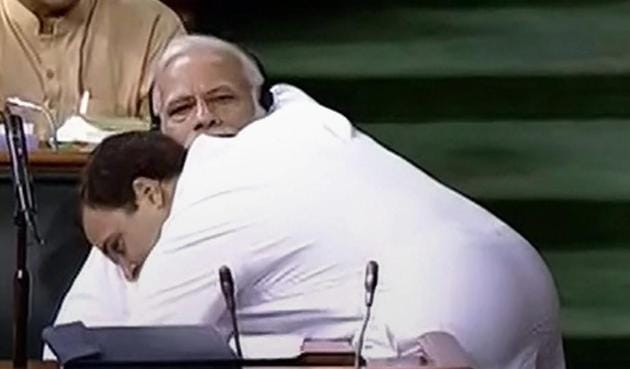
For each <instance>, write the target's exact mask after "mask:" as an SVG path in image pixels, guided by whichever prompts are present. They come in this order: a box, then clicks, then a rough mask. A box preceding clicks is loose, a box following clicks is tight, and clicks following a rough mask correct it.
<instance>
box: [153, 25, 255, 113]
mask: <svg viewBox="0 0 630 369" xmlns="http://www.w3.org/2000/svg"><path fill="white" fill-rule="evenodd" d="M199 50H209V51H214V52H222V53H226V54H230V55H232V56H235V57H236V58H238V59H239V60H240V61H241V64H242V65H243V72H244V74H245V77H246V78H247V79H248V80H249V82H250V83H251V85H252V88H253V89H254V90H255V91H259V90H260V86H262V84H263V83H264V82H265V78H264V76H263V74H262V72H261V70H260V68H259V66H258V65H257V64H256V62H255V61H254V58H253V56H250V55H248V54H247V53H246V52H245V51H243V50H242V49H241V48H240V47H238V46H237V45H234V44H232V43H230V42H227V41H225V40H222V39H220V38H217V37H213V36H205V35H185V36H179V37H176V38H174V39H173V40H171V42H169V44H168V45H167V46H166V49H164V51H163V52H162V55H161V56H160V58H159V59H158V60H157V62H156V63H155V65H154V69H153V80H154V81H155V80H156V79H157V77H158V76H159V75H160V74H161V73H163V72H164V71H165V70H166V68H168V66H169V65H171V64H172V63H173V62H174V61H176V60H177V59H179V58H181V57H183V56H186V55H188V54H190V53H191V52H193V51H199ZM153 90H154V91H152V92H151V93H152V94H153V96H152V98H153V106H151V109H153V111H154V112H156V114H158V115H159V109H160V105H161V104H162V96H161V93H160V91H159V90H158V89H156V88H154V89H153Z"/></svg>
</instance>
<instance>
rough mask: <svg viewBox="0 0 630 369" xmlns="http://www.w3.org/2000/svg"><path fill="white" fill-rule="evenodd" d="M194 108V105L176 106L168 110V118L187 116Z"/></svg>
mask: <svg viewBox="0 0 630 369" xmlns="http://www.w3.org/2000/svg"><path fill="white" fill-rule="evenodd" d="M192 107H193V106H192V105H180V106H175V107H173V108H171V109H169V110H168V116H169V117H176V116H182V115H187V114H188V113H189V112H190V110H191V109H192Z"/></svg>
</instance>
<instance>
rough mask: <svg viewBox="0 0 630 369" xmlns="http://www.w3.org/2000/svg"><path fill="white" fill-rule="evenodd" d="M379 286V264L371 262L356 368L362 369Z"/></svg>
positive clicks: (355, 358) (367, 274)
mask: <svg viewBox="0 0 630 369" xmlns="http://www.w3.org/2000/svg"><path fill="white" fill-rule="evenodd" d="M377 284H378V263H377V262H376V261H374V260H370V261H369V262H368V263H367V266H366V268H365V281H364V287H365V307H366V312H365V317H364V318H363V324H362V326H361V331H359V340H358V341H357V347H356V351H355V356H354V367H355V368H357V369H358V368H359V367H361V354H362V352H363V341H364V340H365V331H366V329H367V325H368V322H369V321H370V315H371V313H372V304H373V303H374V292H375V291H376V285H377Z"/></svg>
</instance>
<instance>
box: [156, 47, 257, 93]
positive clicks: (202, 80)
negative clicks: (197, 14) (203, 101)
mask: <svg viewBox="0 0 630 369" xmlns="http://www.w3.org/2000/svg"><path fill="white" fill-rule="evenodd" d="M246 84H247V79H246V76H245V71H244V69H243V66H242V63H241V62H240V60H239V59H238V58H236V57H235V56H232V55H230V54H225V53H216V52H207V51H201V52H195V53H187V54H183V55H181V56H179V57H177V58H176V59H174V60H173V61H172V62H171V63H169V65H168V66H167V67H166V68H165V69H164V71H163V72H162V73H161V74H160V75H159V76H158V78H157V79H156V87H157V88H158V89H159V90H160V92H161V93H162V94H163V96H164V99H163V100H164V105H166V104H168V103H169V102H170V101H173V100H177V99H179V98H181V97H184V96H190V95H191V94H193V93H196V92H207V91H210V90H213V89H216V88H219V87H221V86H224V87H226V88H238V87H243V86H245V85H246Z"/></svg>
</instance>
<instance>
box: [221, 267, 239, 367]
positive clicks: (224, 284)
mask: <svg viewBox="0 0 630 369" xmlns="http://www.w3.org/2000/svg"><path fill="white" fill-rule="evenodd" d="M219 283H220V284H221V292H222V293H223V298H224V299H225V305H226V306H227V308H228V311H229V312H230V318H231V319H232V330H233V332H234V344H235V346H236V354H237V355H238V357H239V358H240V359H242V358H243V350H242V349H241V337H240V334H239V331H238V323H237V321H236V299H235V298H234V279H232V272H231V271H230V268H228V267H227V266H226V265H224V266H222V267H221V268H219Z"/></svg>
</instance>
